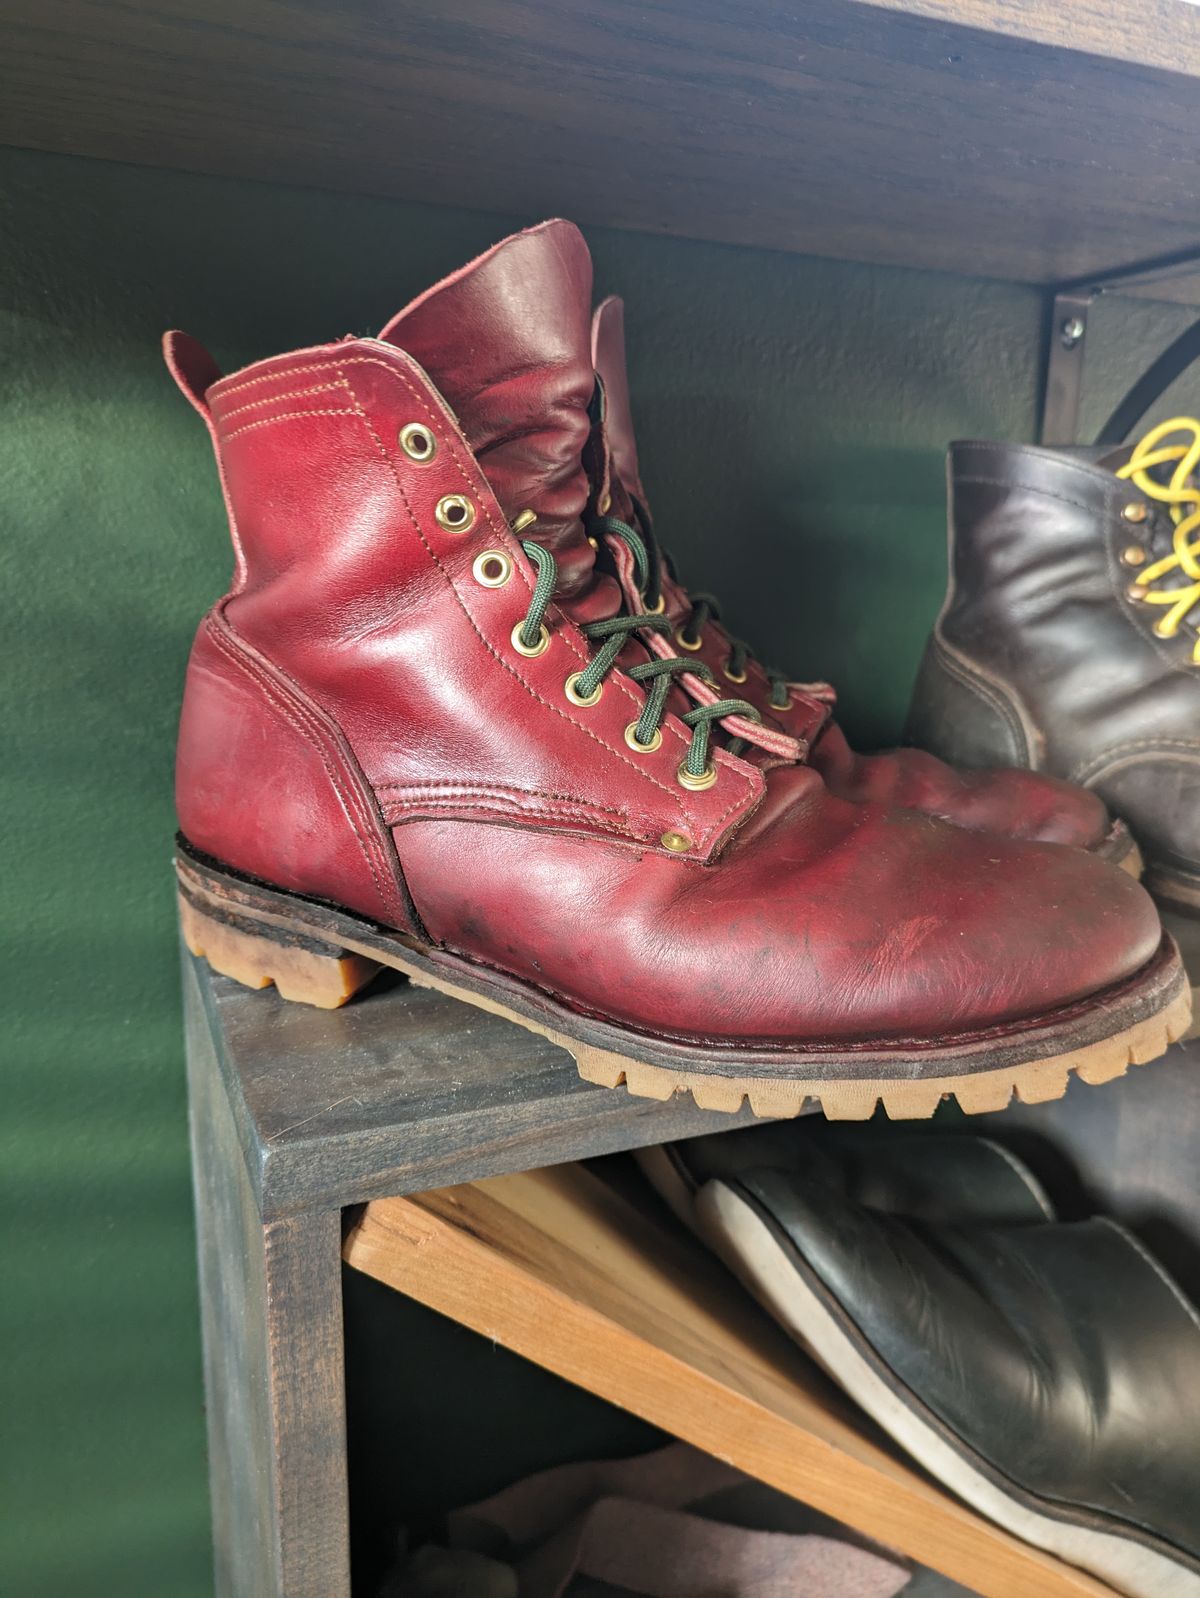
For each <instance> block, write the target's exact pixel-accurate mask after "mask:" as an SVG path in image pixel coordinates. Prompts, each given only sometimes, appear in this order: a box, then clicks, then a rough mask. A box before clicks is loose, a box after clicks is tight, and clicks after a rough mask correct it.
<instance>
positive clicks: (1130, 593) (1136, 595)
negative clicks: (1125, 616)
mask: <svg viewBox="0 0 1200 1598" xmlns="http://www.w3.org/2000/svg"><path fill="white" fill-rule="evenodd" d="M1125 594H1126V597H1127V598H1129V599H1133V600H1138V599H1145V597H1146V590H1145V589H1144V588H1141V587H1139V585H1138V584H1137V583H1131V584H1130V586H1129V587H1128V588H1127V589H1126V590H1125Z"/></svg>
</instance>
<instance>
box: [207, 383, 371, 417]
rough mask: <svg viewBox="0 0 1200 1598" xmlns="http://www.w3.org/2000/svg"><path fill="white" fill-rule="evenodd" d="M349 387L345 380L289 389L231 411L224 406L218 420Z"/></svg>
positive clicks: (238, 406)
mask: <svg viewBox="0 0 1200 1598" xmlns="http://www.w3.org/2000/svg"><path fill="white" fill-rule="evenodd" d="M349 386H350V385H349V383H347V382H346V381H345V380H344V379H342V380H335V381H334V382H332V383H315V384H314V385H313V386H312V387H311V388H289V389H288V390H287V392H286V393H284V394H269V395H268V396H267V398H266V399H258V400H249V401H247V403H246V404H245V405H235V406H233V408H232V409H231V410H226V409H225V408H224V406H223V405H222V407H221V411H220V414H219V415H218V416H217V420H218V421H220V422H231V421H232V420H233V418H234V417H235V416H244V415H245V414H246V412H247V411H261V410H264V409H265V408H266V407H267V406H268V405H282V404H283V403H284V402H285V401H286V400H298V399H307V398H308V397H309V396H310V395H312V394H332V393H334V392H335V390H337V389H339V388H343V389H344V388H349ZM315 414H320V413H319V412H318V413H315Z"/></svg>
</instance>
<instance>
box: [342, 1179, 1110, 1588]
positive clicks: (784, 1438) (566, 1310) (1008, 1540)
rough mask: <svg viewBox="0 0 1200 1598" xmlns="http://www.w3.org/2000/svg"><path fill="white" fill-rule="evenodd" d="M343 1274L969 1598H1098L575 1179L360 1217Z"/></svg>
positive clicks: (657, 1235)
mask: <svg viewBox="0 0 1200 1598" xmlns="http://www.w3.org/2000/svg"><path fill="white" fill-rule="evenodd" d="M344 1256H345V1259H346V1260H347V1262H348V1263H349V1264H350V1265H352V1266H354V1267H355V1268H356V1269H358V1270H361V1271H363V1272H365V1273H366V1274H367V1275H370V1276H373V1277H375V1278H376V1279H377V1280H379V1281H382V1282H384V1283H386V1284H387V1285H388V1286H391V1287H393V1288H395V1289H397V1290H399V1291H400V1292H403V1293H406V1294H407V1295H409V1296H410V1297H412V1298H414V1299H417V1300H418V1301H419V1302H421V1303H423V1304H425V1305H427V1306H429V1307H430V1308H432V1309H435V1310H437V1311H439V1312H440V1313H442V1314H444V1315H447V1316H449V1317H450V1318H451V1319H453V1320H455V1321H457V1322H459V1323H460V1324H462V1325H465V1326H468V1327H470V1328H471V1329H472V1330H473V1331H476V1332H478V1333H480V1334H481V1335H483V1336H485V1337H488V1338H491V1339H492V1340H494V1341H495V1342H497V1343H499V1344H501V1345H502V1346H503V1347H505V1348H507V1349H510V1350H512V1351H513V1352H515V1353H517V1354H520V1355H522V1356H523V1357H525V1358H526V1359H529V1360H531V1361H533V1362H534V1363H535V1364H538V1365H540V1366H542V1367H543V1368H545V1369H547V1370H550V1371H552V1372H553V1373H554V1374H555V1375H558V1376H560V1377H562V1378H564V1379H565V1380H567V1381H570V1382H572V1383H574V1384H575V1385H577V1386H580V1387H583V1388H585V1389H586V1390H587V1391H589V1392H592V1393H594V1394H596V1395H597V1396H598V1397H600V1398H603V1399H606V1400H607V1401H608V1402H610V1403H613V1404H616V1405H618V1406H619V1407H620V1408H623V1409H625V1410H628V1411H630V1412H631V1413H633V1414H635V1415H637V1416H639V1417H640V1418H641V1419H643V1420H645V1421H648V1422H650V1423H651V1424H653V1425H655V1426H658V1427H660V1428H661V1429H662V1430H664V1431H667V1432H669V1433H671V1434H672V1435H674V1436H676V1437H679V1438H681V1439H682V1440H683V1441H685V1442H688V1443H691V1444H692V1445H693V1446H695V1447H697V1448H700V1449H703V1450H704V1451H705V1452H707V1453H710V1454H713V1455H715V1456H716V1457H718V1458H720V1459H722V1460H725V1461H727V1462H729V1463H731V1464H733V1465H735V1466H737V1467H738V1468H739V1469H741V1470H743V1471H745V1472H746V1473H747V1474H748V1475H751V1476H754V1477H756V1478H757V1479H759V1480H761V1481H764V1482H766V1483H768V1484H769V1485H770V1486H772V1487H775V1488H777V1489H779V1490H781V1491H783V1492H786V1493H788V1494H789V1495H791V1496H792V1497H795V1498H797V1499H800V1500H801V1501H803V1502H804V1503H807V1504H810V1505H811V1506H812V1507H814V1508H815V1509H818V1510H820V1511H822V1512H823V1513H825V1514H828V1515H831V1516H833V1517H834V1518H836V1519H838V1520H840V1521H842V1522H843V1523H845V1524H847V1525H849V1526H851V1527H853V1528H854V1529H855V1530H857V1531H859V1532H861V1533H863V1534H865V1535H867V1536H869V1537H872V1538H875V1539H876V1540H878V1541H879V1542H881V1543H884V1544H886V1545H887V1546H889V1547H892V1548H895V1549H897V1550H898V1551H900V1552H901V1553H903V1554H905V1555H907V1556H908V1557H910V1558H912V1559H914V1560H917V1561H918V1562H920V1563H921V1564H925V1565H928V1566H931V1567H932V1568H934V1569H936V1570H939V1571H941V1572H942V1573H943V1574H945V1575H947V1576H949V1577H951V1578H952V1579H953V1580H956V1581H959V1582H961V1583H963V1584H964V1585H966V1586H969V1587H970V1588H972V1589H973V1590H974V1591H976V1592H978V1593H979V1594H981V1595H982V1598H1028V1595H1029V1594H1030V1593H1032V1592H1036V1593H1037V1594H1038V1598H1115V1595H1113V1594H1112V1592H1111V1589H1109V1588H1108V1587H1106V1586H1105V1585H1104V1584H1103V1583H1101V1582H1099V1581H1096V1580H1094V1579H1093V1578H1092V1577H1090V1576H1087V1575H1085V1574H1084V1573H1083V1572H1081V1571H1079V1570H1076V1569H1074V1568H1073V1567H1071V1566H1068V1565H1065V1564H1063V1563H1062V1562H1061V1561H1059V1560H1057V1559H1054V1558H1053V1557H1051V1556H1050V1555H1047V1554H1043V1553H1041V1552H1040V1551H1039V1550H1037V1549H1034V1548H1032V1547H1030V1546H1028V1545H1027V1544H1025V1543H1022V1542H1020V1541H1019V1540H1018V1539H1017V1538H1014V1537H1011V1536H1009V1535H1008V1534H1007V1533H1006V1532H1003V1531H1001V1530H1000V1529H999V1528H998V1527H995V1526H993V1525H992V1524H991V1523H990V1522H988V1521H986V1520H984V1519H982V1518H981V1517H980V1516H978V1515H977V1514H975V1513H974V1511H972V1510H970V1509H968V1508H967V1507H966V1506H965V1505H963V1504H961V1503H959V1502H958V1501H957V1500H955V1499H953V1498H951V1497H949V1496H948V1495H947V1494H946V1493H945V1492H944V1491H943V1490H942V1489H941V1488H940V1487H938V1486H937V1485H936V1484H935V1483H933V1482H931V1481H929V1480H928V1479H927V1478H926V1477H925V1476H923V1475H922V1474H920V1473H919V1472H917V1471H916V1470H914V1469H913V1468H911V1467H910V1466H909V1465H908V1464H906V1463H905V1462H904V1461H903V1460H901V1459H900V1458H898V1457H896V1455H894V1454H893V1453H892V1452H891V1451H890V1449H889V1448H888V1447H886V1446H883V1445H881V1443H880V1442H878V1441H877V1440H876V1439H875V1438H874V1437H873V1436H872V1435H871V1433H872V1430H873V1428H871V1426H870V1423H869V1422H865V1421H860V1420H859V1418H858V1417H857V1416H856V1415H855V1414H854V1412H852V1411H851V1410H850V1409H849V1407H848V1406H847V1405H846V1402H845V1400H844V1399H843V1398H842V1395H840V1394H838V1393H836V1392H835V1391H834V1390H833V1389H832V1388H831V1387H830V1386H829V1384H827V1383H826V1381H825V1378H824V1377H823V1376H821V1375H820V1374H819V1373H818V1372H817V1371H816V1369H815V1367H813V1366H812V1365H811V1364H810V1362H809V1361H807V1360H806V1359H805V1358H804V1356H803V1355H802V1354H801V1353H800V1351H799V1350H797V1349H796V1348H795V1347H794V1346H793V1345H792V1344H791V1343H789V1342H788V1341H787V1339H786V1338H784V1337H783V1334H782V1333H781V1332H779V1331H778V1329H777V1328H776V1327H775V1326H774V1324H773V1323H772V1322H770V1321H769V1320H768V1318H767V1317H766V1316H765V1315H764V1314H763V1313H762V1312H760V1311H759V1310H758V1309H757V1307H756V1306H754V1305H753V1304H751V1303H750V1302H749V1301H748V1300H744V1299H743V1298H742V1296H741V1294H740V1290H739V1289H737V1288H736V1287H735V1286H734V1284H733V1283H732V1281H731V1280H730V1279H729V1278H728V1277H726V1276H725V1275H724V1273H723V1271H722V1270H721V1268H720V1267H719V1266H717V1265H716V1263H715V1262H714V1261H711V1260H710V1259H709V1258H708V1257H707V1255H705V1254H704V1252H703V1251H702V1250H701V1249H700V1247H699V1245H697V1244H693V1243H692V1241H691V1240H690V1239H688V1238H686V1237H684V1236H683V1235H682V1234H680V1235H676V1234H675V1233H673V1232H672V1231H670V1230H668V1229H667V1228H665V1227H660V1226H659V1225H658V1224H657V1223H656V1222H655V1221H654V1220H653V1219H652V1218H649V1217H647V1216H646V1215H645V1214H643V1213H642V1211H641V1210H640V1209H636V1210H635V1209H634V1208H633V1207H632V1206H631V1205H629V1204H628V1203H627V1202H626V1201H625V1200H623V1199H621V1198H619V1197H618V1196H617V1195H616V1194H614V1193H613V1192H612V1191H611V1190H610V1189H609V1188H607V1187H606V1186H605V1184H604V1183H602V1182H601V1181H600V1180H599V1179H598V1178H597V1177H595V1176H593V1175H591V1174H590V1173H588V1172H586V1171H584V1170H583V1169H582V1168H581V1167H579V1166H564V1167H557V1168H554V1169H552V1170H548V1171H538V1172H530V1173H527V1174H525V1175H522V1176H506V1177H498V1178H492V1179H490V1180H487V1181H482V1182H477V1183H472V1184H469V1185H466V1186H462V1187H457V1188H447V1189H442V1190H439V1191H437V1192H433V1193H427V1194H421V1195H418V1196H416V1197H410V1198H401V1199H380V1200H376V1201H375V1202H374V1203H372V1204H370V1205H368V1206H367V1208H366V1210H365V1211H364V1213H363V1215H362V1216H361V1218H360V1220H359V1222H358V1224H357V1226H356V1227H355V1228H354V1229H353V1230H352V1232H351V1233H350V1235H349V1236H348V1238H347V1240H346V1245H345V1250H344Z"/></svg>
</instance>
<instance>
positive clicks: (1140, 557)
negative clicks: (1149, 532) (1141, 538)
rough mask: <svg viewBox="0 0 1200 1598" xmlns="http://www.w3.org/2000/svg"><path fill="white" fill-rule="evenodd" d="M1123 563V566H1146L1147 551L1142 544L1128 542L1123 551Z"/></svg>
mask: <svg viewBox="0 0 1200 1598" xmlns="http://www.w3.org/2000/svg"><path fill="white" fill-rule="evenodd" d="M1121 564H1122V565H1123V566H1144V565H1145V564H1146V551H1145V550H1144V549H1143V548H1142V546H1141V545H1140V544H1127V545H1126V546H1125V548H1124V549H1123V550H1122V551H1121Z"/></svg>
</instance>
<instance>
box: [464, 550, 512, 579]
mask: <svg viewBox="0 0 1200 1598" xmlns="http://www.w3.org/2000/svg"><path fill="white" fill-rule="evenodd" d="M512 571H513V567H512V561H511V560H509V558H508V556H507V555H506V554H505V553H504V551H503V550H502V549H485V550H484V552H483V554H482V555H476V557H475V559H474V561H473V562H472V564H471V575H472V577H474V579H475V581H476V582H477V583H482V584H483V586H484V588H503V587H504V585H505V583H506V582H507V581H508V579H509V578H510V577H511V576H512Z"/></svg>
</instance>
